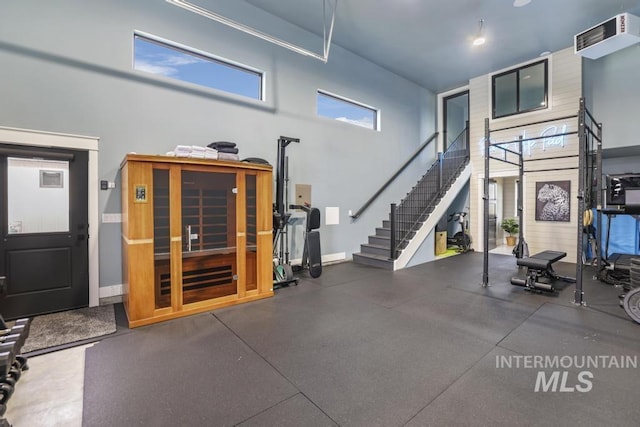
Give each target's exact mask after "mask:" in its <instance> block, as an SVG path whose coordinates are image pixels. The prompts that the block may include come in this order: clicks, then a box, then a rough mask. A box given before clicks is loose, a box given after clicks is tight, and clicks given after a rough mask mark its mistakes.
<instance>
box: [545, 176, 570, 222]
mask: <svg viewBox="0 0 640 427" xmlns="http://www.w3.org/2000/svg"><path fill="white" fill-rule="evenodd" d="M570 201H571V181H543V182H536V221H564V222H569V221H570V219H571V217H570V214H571V203H570Z"/></svg>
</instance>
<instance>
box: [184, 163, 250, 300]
mask: <svg viewBox="0 0 640 427" xmlns="http://www.w3.org/2000/svg"><path fill="white" fill-rule="evenodd" d="M181 187H182V188H181V202H182V206H181V213H182V302H183V304H190V303H194V302H198V301H204V300H208V299H212V298H220V297H224V296H227V295H234V294H237V292H238V290H237V274H238V273H237V263H236V251H237V248H236V234H237V233H236V229H237V227H236V201H237V188H236V174H235V173H225V172H200V171H190V170H183V171H182V174H181Z"/></svg>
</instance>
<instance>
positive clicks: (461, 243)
mask: <svg viewBox="0 0 640 427" xmlns="http://www.w3.org/2000/svg"><path fill="white" fill-rule="evenodd" d="M466 218H467V212H454V213H452V214H449V219H448V220H447V222H451V221H454V222H457V223H458V224H460V231H457V232H456V233H455V234H454V235H453V237H447V245H451V246H457V247H458V249H457V251H458V252H461V253H465V252H469V251H472V250H473V249H471V236H470V235H469V233H467V229H468V227H467V219H466Z"/></svg>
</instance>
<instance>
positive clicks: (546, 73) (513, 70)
mask: <svg viewBox="0 0 640 427" xmlns="http://www.w3.org/2000/svg"><path fill="white" fill-rule="evenodd" d="M539 64H544V105H543V106H539V107H535V108H528V109H526V110H521V109H520V72H521V71H522V70H524V69H527V68H530V67H534V66H536V65H539ZM514 73H515V76H516V88H515V89H516V90H515V93H516V111H515V112H513V113H509V114H503V115H500V116H496V79H497V78H500V77H504V76H507V75H510V74H514ZM549 81H550V79H549V58H544V59H541V60H538V61H533V62H529V63H527V64H523V65H520V66H518V67H515V68H510V69H508V70H507V71H503V72H499V73H496V74H493V75H491V118H492V119H493V120H496V119H503V118H506V117H513V116H517V115H519V114H526V113H530V112H533V111H540V110H546V109H549V107H550V106H549V98H550V95H549V94H550V87H549Z"/></svg>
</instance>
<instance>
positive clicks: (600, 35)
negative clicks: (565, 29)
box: [573, 13, 640, 59]
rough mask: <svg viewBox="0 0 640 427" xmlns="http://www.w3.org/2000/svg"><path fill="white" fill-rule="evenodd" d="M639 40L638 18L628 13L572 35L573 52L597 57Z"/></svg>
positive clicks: (639, 23) (587, 56)
mask: <svg viewBox="0 0 640 427" xmlns="http://www.w3.org/2000/svg"><path fill="white" fill-rule="evenodd" d="M638 42H640V19H639V18H638V17H637V16H635V15H631V14H629V13H621V14H620V15H616V16H614V17H613V18H611V19H609V20H607V21H605V22H603V23H601V24H598V25H596V26H595V27H592V28H589V29H588V30H586V31H584V32H582V33H580V34H577V35H576V36H574V44H573V46H574V52H575V53H576V54H577V55H582V56H584V57H585V58H590V59H597V58H600V57H602V56H605V55H608V54H610V53H613V52H616V51H618V50H620V49H624V48H625V47H627V46H631V45H632V44H635V43H638Z"/></svg>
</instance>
